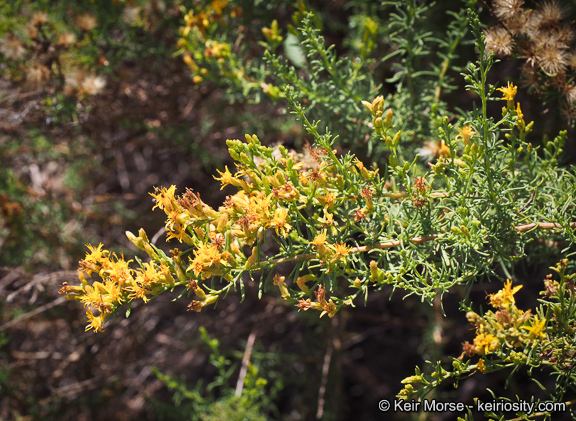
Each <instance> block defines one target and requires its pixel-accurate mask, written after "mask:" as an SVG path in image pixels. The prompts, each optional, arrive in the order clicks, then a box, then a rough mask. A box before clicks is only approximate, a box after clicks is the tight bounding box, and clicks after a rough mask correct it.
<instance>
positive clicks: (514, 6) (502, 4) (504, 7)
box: [493, 0, 524, 20]
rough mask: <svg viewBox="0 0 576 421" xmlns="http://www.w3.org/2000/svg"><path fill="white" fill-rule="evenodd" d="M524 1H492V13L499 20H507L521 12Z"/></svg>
mask: <svg viewBox="0 0 576 421" xmlns="http://www.w3.org/2000/svg"><path fill="white" fill-rule="evenodd" d="M523 4H524V0H494V4H493V6H494V13H495V14H496V16H497V17H498V18H499V19H502V20H508V19H510V18H513V17H514V16H517V15H519V14H520V13H521V12H522V5H523Z"/></svg>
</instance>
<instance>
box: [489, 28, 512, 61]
mask: <svg viewBox="0 0 576 421" xmlns="http://www.w3.org/2000/svg"><path fill="white" fill-rule="evenodd" d="M484 35H485V36H486V41H485V42H486V52H487V53H494V54H496V55H500V56H509V55H510V54H512V50H513V48H514V40H513V39H512V36H511V35H510V34H509V33H508V31H506V29H504V28H491V29H487V30H485V31H484Z"/></svg>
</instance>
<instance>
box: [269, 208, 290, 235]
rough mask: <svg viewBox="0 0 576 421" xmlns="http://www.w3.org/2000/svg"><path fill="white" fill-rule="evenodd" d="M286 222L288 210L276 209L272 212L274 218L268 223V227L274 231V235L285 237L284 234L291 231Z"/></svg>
mask: <svg viewBox="0 0 576 421" xmlns="http://www.w3.org/2000/svg"><path fill="white" fill-rule="evenodd" d="M288 221H289V218H288V209H286V208H276V211H275V212H274V218H272V219H271V220H270V222H268V225H269V226H270V227H271V228H274V229H275V230H276V235H281V236H282V237H286V234H287V233H288V232H289V231H290V230H291V229H292V226H291V225H290V224H289V223H288Z"/></svg>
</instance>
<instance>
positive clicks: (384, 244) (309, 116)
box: [61, 0, 576, 419]
mask: <svg viewBox="0 0 576 421" xmlns="http://www.w3.org/2000/svg"><path fill="white" fill-rule="evenodd" d="M424 3H425V2H419V1H416V0H412V1H407V2H385V3H384V4H383V5H382V6H381V7H380V6H378V7H376V6H370V5H369V4H364V3H362V2H353V3H350V7H351V9H353V11H354V13H353V14H352V18H351V20H350V27H351V28H352V30H351V31H350V35H349V37H348V38H346V39H345V41H344V45H346V46H347V47H348V53H349V55H348V56H346V55H341V54H338V53H337V51H336V47H335V46H330V47H327V46H326V41H325V39H324V38H323V37H322V36H321V30H322V23H321V20H322V19H321V15H320V14H319V13H316V12H314V11H312V10H311V9H309V8H307V7H306V6H305V5H304V4H303V3H298V4H297V9H296V12H295V13H294V15H293V18H292V24H293V25H291V26H290V25H289V26H287V31H288V32H287V33H283V32H281V31H280V29H279V28H280V24H279V23H278V22H277V21H272V22H269V23H268V24H267V26H266V27H264V28H263V29H262V35H263V39H262V40H261V41H260V44H259V45H260V46H261V47H262V48H263V53H262V57H261V58H257V57H255V53H254V49H255V48H256V47H255V46H254V45H253V44H251V43H250V42H244V37H245V39H246V40H248V41H252V40H253V39H254V38H253V37H255V36H256V35H255V34H254V25H252V27H250V28H248V27H247V26H246V25H244V24H242V23H241V22H242V19H245V20H248V19H252V18H254V17H253V15H250V14H249V13H246V14H244V13H245V12H246V11H247V10H248V8H246V6H245V5H244V6H241V3H238V4H236V3H234V2H228V1H214V2H212V3H210V4H209V5H207V6H204V7H202V8H201V7H200V6H198V7H197V8H195V9H191V10H190V11H188V13H187V14H186V17H185V25H184V27H183V28H182V30H181V34H182V39H181V40H180V42H179V47H180V53H181V54H182V55H183V59H184V62H185V63H186V64H187V65H188V66H189V67H190V69H191V70H192V72H193V76H192V77H193V78H194V80H195V82H197V83H205V81H206V80H208V79H213V80H215V81H217V82H220V83H225V84H227V86H228V88H229V95H230V99H232V100H237V99H239V98H251V99H252V100H253V101H256V102H257V101H262V100H264V98H268V99H269V100H270V101H271V102H272V103H273V104H275V103H277V104H281V105H280V107H285V108H283V109H285V110H286V112H288V111H290V112H291V113H292V114H293V116H294V117H295V118H296V119H297V121H298V122H299V124H301V127H302V129H303V131H304V132H305V133H306V135H304V136H303V137H304V138H306V139H309V140H311V141H312V144H311V145H310V146H303V147H302V149H301V151H300V152H295V151H291V150H289V149H287V148H286V147H283V146H279V147H278V148H277V149H273V148H269V147H266V146H263V145H262V143H261V142H260V140H259V138H258V136H257V135H252V134H251V135H246V138H245V141H240V140H228V141H227V145H228V147H229V152H230V156H231V157H232V158H233V159H234V160H235V161H236V168H235V170H233V171H230V170H229V169H228V167H226V168H225V169H224V170H223V171H219V172H218V176H215V179H216V180H218V181H219V182H220V183H221V184H222V187H225V186H232V187H234V188H235V190H236V192H235V193H234V194H232V195H230V196H229V197H227V199H226V201H225V202H224V203H223V205H222V206H220V207H219V208H217V209H216V208H213V207H211V206H209V205H208V204H206V203H204V202H203V201H202V199H201V198H200V196H199V195H198V194H196V193H195V192H193V191H191V190H189V189H186V190H184V191H181V193H180V194H177V193H176V191H177V188H176V186H174V185H172V186H170V187H161V188H158V189H157V190H156V191H155V192H154V193H151V195H152V197H153V198H154V200H155V205H154V208H155V209H156V208H158V209H160V210H162V211H164V212H165V213H166V224H165V230H166V233H167V238H168V239H169V240H176V241H177V242H178V244H181V245H182V247H183V249H182V250H181V249H180V248H174V249H172V250H170V252H168V253H167V252H165V251H164V250H162V249H160V248H158V247H156V246H155V245H154V244H153V242H151V241H150V240H149V238H148V236H147V234H146V232H145V231H144V230H140V231H139V232H138V235H135V234H132V233H130V232H127V236H128V238H129V239H130V241H132V242H133V243H134V245H135V246H136V247H137V248H138V249H140V250H142V251H144V252H146V254H147V255H148V256H149V258H150V260H149V261H147V262H143V261H141V260H140V259H138V258H134V259H133V260H132V259H129V260H126V259H125V258H124V257H123V256H118V255H117V254H115V253H113V252H111V251H108V250H106V249H105V248H104V246H103V245H102V244H99V245H98V246H96V247H94V246H89V250H90V251H89V253H87V255H86V257H85V258H84V259H83V260H82V261H81V262H80V268H79V276H80V280H81V283H80V285H68V284H64V285H63V286H62V289H61V293H62V294H66V296H67V297H68V298H69V299H72V300H79V301H81V302H83V303H84V305H85V306H86V309H87V315H88V321H89V323H88V325H87V326H86V330H94V331H101V330H103V325H104V323H105V321H106V320H107V319H108V318H109V317H110V316H111V315H113V314H114V313H115V312H116V311H117V310H118V309H119V308H120V307H121V306H123V305H125V304H127V305H130V303H131V302H132V301H134V300H143V301H144V302H146V301H148V300H150V299H151V298H153V297H154V296H157V295H158V294H161V293H165V292H168V291H174V290H178V291H179V297H182V296H184V295H187V296H191V295H194V299H193V300H192V301H191V302H190V304H189V309H190V310H193V311H197V312H199V311H203V310H204V308H205V307H210V306H213V305H216V304H217V303H218V302H219V300H221V299H224V298H225V296H226V294H227V293H228V292H229V291H230V290H233V289H239V290H240V291H241V292H242V294H243V293H244V285H245V283H246V282H252V281H254V282H257V284H258V288H259V294H260V296H261V295H262V294H263V293H264V292H267V291H268V290H271V289H272V290H276V291H277V293H278V295H279V296H280V298H281V300H283V301H284V302H286V303H287V304H288V305H292V306H294V307H295V310H296V309H297V310H298V311H309V310H311V311H315V312H317V314H318V316H319V317H320V318H322V317H323V316H325V315H327V316H328V317H330V318H331V317H335V316H337V315H338V313H339V312H342V311H346V310H347V309H351V308H353V307H355V306H356V305H358V304H359V303H361V302H362V301H363V300H366V299H367V296H368V294H373V293H374V291H378V290H381V289H383V288H384V287H387V286H391V287H392V288H393V289H392V291H398V293H401V294H404V296H408V295H415V296H418V297H420V298H421V300H422V302H423V305H425V304H426V303H428V304H431V303H434V302H437V300H439V299H441V298H442V296H443V295H444V294H446V293H447V292H448V291H453V290H455V289H459V290H461V291H462V299H461V302H460V307H461V309H462V311H464V312H465V313H466V317H467V318H468V320H469V321H470V323H471V324H472V326H473V327H474V328H475V330H476V334H475V337H474V338H472V337H471V338H470V341H468V342H466V343H464V345H463V353H462V355H460V356H459V357H458V356H456V357H453V358H450V359H446V358H444V359H442V360H440V361H434V362H433V368H426V369H424V372H423V371H422V370H421V369H420V368H417V370H416V373H415V375H414V376H411V377H409V378H407V379H405V381H404V388H403V389H402V390H401V391H399V393H398V398H399V399H406V400H410V399H416V398H417V399H420V400H423V399H425V398H426V397H430V396H434V395H433V393H434V390H435V389H437V388H439V386H440V385H442V384H443V383H446V382H452V383H456V384H457V383H458V381H459V380H461V379H464V378H465V377H466V376H469V375H472V374H474V373H477V372H480V373H490V372H495V371H500V370H508V369H511V370H512V371H511V374H510V375H511V376H513V375H517V373H519V372H521V371H522V372H524V371H525V372H527V373H528V375H529V376H530V377H531V378H533V380H534V381H535V382H537V384H538V385H541V386H542V389H544V393H545V394H546V396H548V398H549V399H550V400H551V401H553V402H555V403H561V404H568V405H569V404H571V403H572V402H573V401H572V399H573V396H574V392H575V390H574V371H573V370H574V365H573V363H572V362H571V361H572V360H573V356H574V353H575V352H576V350H575V349H574V347H573V345H572V342H573V339H572V338H573V329H574V323H575V322H576V314H575V312H576V301H575V298H574V284H573V281H572V278H573V276H574V275H573V273H574V264H573V261H572V260H571V257H572V255H573V254H574V240H575V237H574V229H575V228H576V218H575V214H574V213H575V207H574V205H575V202H574V195H575V193H576V187H575V186H576V183H575V176H574V168H573V167H569V166H565V165H562V164H561V162H559V161H560V157H561V153H562V151H563V148H564V145H565V143H566V140H567V132H566V131H560V132H559V134H558V135H557V136H555V137H554V138H553V140H549V139H548V138H547V137H544V138H543V140H542V142H541V143H539V142H538V141H537V139H533V137H534V134H533V128H534V126H535V125H534V123H533V122H530V121H528V120H527V118H526V116H525V114H524V111H523V109H522V106H521V103H520V101H518V100H517V95H518V87H517V86H516V84H514V82H512V81H508V82H507V83H504V82H500V83H499V84H496V85H495V84H491V83H489V72H490V70H491V69H492V68H493V66H494V64H495V57H494V55H493V54H490V50H493V49H494V48H492V46H491V44H490V42H491V41H490V38H489V36H490V34H489V33H488V34H485V33H484V32H483V31H482V25H481V23H480V20H479V18H478V16H477V14H476V12H474V11H473V10H472V8H473V7H474V4H475V2H468V3H467V7H468V9H467V8H466V7H462V8H461V9H459V10H458V11H456V12H454V11H449V12H448V14H447V15H448V16H449V17H450V19H451V23H450V24H449V25H448V27H447V32H446V33H443V34H439V31H440V28H438V27H435V26H434V24H433V22H430V21H429V18H430V16H431V15H432V14H433V13H438V11H437V10H436V9H434V7H436V6H432V5H428V4H424ZM505 3H510V4H514V5H516V4H521V3H522V2H500V1H497V2H495V4H496V6H497V8H499V7H501V5H503V4H505ZM550 4H554V5H555V4H556V3H554V2H552V3H549V4H548V5H550ZM372 7H373V8H374V9H372ZM541 7H542V8H545V7H547V6H546V4H545V5H542V6H541ZM376 9H377V10H376ZM497 10H499V9H497ZM542 10H543V9H542ZM523 13H524V12H523ZM254 19H255V18H254ZM384 21H387V23H384ZM508 23H509V22H508ZM469 29H470V30H469ZM242 31H245V32H242ZM382 36H385V37H386V38H385V39H386V41H387V43H388V46H389V50H388V51H385V50H386V49H385V48H384V47H383V46H380V45H378V40H379V39H380V38H381V37H382ZM522 36H525V35H522ZM233 37H237V38H235V39H234V38H233ZM470 39H473V40H475V45H476V49H477V53H478V58H477V59H475V60H472V61H470V62H469V63H468V64H467V65H466V66H465V70H464V72H463V73H462V75H463V78H464V81H465V91H464V90H463V88H462V87H461V86H459V85H457V83H456V82H457V78H458V71H459V68H458V67H457V66H456V65H455V64H454V63H455V62H457V60H458V56H457V51H458V50H459V48H460V46H463V47H467V48H468V49H471V48H472V47H471V43H470ZM282 46H283V47H284V51H285V54H286V57H284V56H282V55H281V54H280V52H279V51H280V49H281V47H282ZM487 46H488V49H487ZM567 65H568V64H566V66H564V67H567ZM564 67H563V68H564ZM378 68H381V70H380V72H381V73H379V72H378V71H377V70H376V69H378ZM548 70H549V69H548ZM548 70H546V69H542V71H543V72H544V73H547V74H548V76H550V75H549V73H550V72H549V71H548ZM386 73H391V74H392V76H391V77H390V78H388V79H386V80H385V82H386V83H387V84H389V85H390V84H393V86H394V89H390V90H389V91H388V89H387V88H386V87H385V86H384V85H383V84H382V74H386ZM570 83H572V82H570ZM389 85H386V86H389ZM449 92H459V93H460V94H461V96H462V97H463V98H465V99H466V101H467V102H468V104H467V107H466V108H467V110H466V111H463V110H456V109H453V108H451V106H449V104H448V103H447V102H445V101H444V98H445V97H446V95H447V93H449ZM501 101H504V102H501ZM495 104H503V106H502V108H501V110H498V107H495V106H494V105H495ZM345 148H348V149H350V150H348V151H347V150H345ZM361 148H363V149H364V150H363V151H361V152H359V154H362V159H359V158H358V157H357V156H356V155H355V154H354V153H353V151H356V150H358V149H361ZM541 259H545V260H546V262H547V265H552V269H553V270H554V271H555V272H556V273H557V275H556V277H554V276H553V275H550V276H547V277H546V279H545V280H544V283H543V285H542V292H541V295H542V298H541V299H540V300H539V304H538V307H537V308H536V309H534V310H532V311H531V310H522V309H520V308H519V307H517V305H516V301H515V298H514V295H515V293H517V291H518V290H519V289H520V288H521V287H522V284H519V281H518V279H517V276H516V274H515V272H516V267H517V265H518V264H519V263H521V262H526V261H539V260H541ZM93 274H96V275H97V276H98V277H99V278H100V279H99V280H92V279H91V276H92V275H93ZM490 279H497V280H499V281H502V282H503V286H502V289H501V290H500V291H498V292H496V293H494V294H490V295H489V303H490V306H491V307H492V309H491V310H488V311H483V310H482V309H481V306H482V303H478V302H477V301H473V299H472V297H473V296H472V295H471V294H470V291H471V288H472V286H473V285H484V284H485V283H486V282H487V281H488V280H490ZM534 298H536V297H534ZM350 311H353V310H350ZM321 323H322V322H321ZM447 363H448V364H447ZM447 366H449V367H450V368H449V369H447V368H445V367H447ZM539 370H540V371H542V372H544V373H547V374H549V375H551V376H553V377H554V384H553V385H551V386H549V385H546V386H545V385H542V384H541V383H538V379H537V377H536V374H535V373H536V371H539ZM495 398H496V397H495ZM498 398H499V399H500V397H498ZM501 398H502V399H509V400H512V401H514V399H515V398H513V397H510V396H508V397H506V396H503V397H501ZM520 398H524V400H526V401H529V400H530V399H528V397H527V396H524V397H523V396H519V397H518V399H520ZM538 399H539V398H533V401H534V402H536V401H537V400H538ZM500 409H501V408H496V409H495V410H494V411H492V410H490V409H488V410H485V411H482V412H484V413H485V415H486V416H488V417H489V418H494V419H502V418H501V417H503V416H505V415H504V414H503V411H500ZM565 409H566V407H565ZM462 411H463V412H467V414H466V415H465V416H466V419H472V417H473V415H474V414H473V411H471V410H466V409H463V410H462ZM516 412H518V413H519V414H520V416H521V417H527V416H529V415H530V414H531V412H530V409H526V408H521V409H519V410H518V411H516ZM541 412H542V413H541V414H540V415H542V416H544V417H545V418H546V419H551V418H552V416H553V415H552V414H553V412H552V411H550V410H546V411H541Z"/></svg>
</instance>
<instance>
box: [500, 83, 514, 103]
mask: <svg viewBox="0 0 576 421" xmlns="http://www.w3.org/2000/svg"><path fill="white" fill-rule="evenodd" d="M498 90H499V91H501V92H502V94H503V97H502V101H513V100H514V96H515V95H516V92H518V87H517V86H514V84H513V83H511V82H508V86H507V87H505V88H498Z"/></svg>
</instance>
